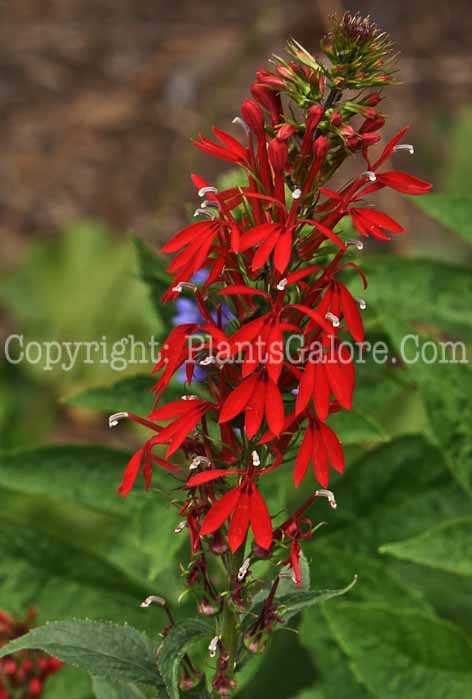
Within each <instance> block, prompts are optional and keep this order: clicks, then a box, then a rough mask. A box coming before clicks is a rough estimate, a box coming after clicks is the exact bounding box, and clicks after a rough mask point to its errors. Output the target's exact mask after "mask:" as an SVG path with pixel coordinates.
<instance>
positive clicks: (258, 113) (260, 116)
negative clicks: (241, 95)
mask: <svg viewBox="0 0 472 699" xmlns="http://www.w3.org/2000/svg"><path fill="white" fill-rule="evenodd" d="M241 114H242V116H243V119H244V121H245V122H246V124H247V125H248V126H249V128H250V129H251V131H252V132H253V133H255V134H256V138H257V140H258V141H263V140H265V129H264V113H263V111H262V109H261V108H260V107H259V105H258V104H256V103H255V102H253V101H252V100H244V102H243V103H242V105H241Z"/></svg>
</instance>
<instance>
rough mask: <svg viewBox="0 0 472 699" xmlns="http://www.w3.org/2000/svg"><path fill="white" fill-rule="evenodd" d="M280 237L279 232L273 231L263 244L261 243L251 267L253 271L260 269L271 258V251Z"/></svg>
mask: <svg viewBox="0 0 472 699" xmlns="http://www.w3.org/2000/svg"><path fill="white" fill-rule="evenodd" d="M278 238H279V234H278V233H272V234H271V235H270V236H269V237H268V238H266V239H265V240H264V242H263V243H262V245H260V246H259V247H258V248H257V251H256V254H255V255H254V258H253V260H252V266H251V269H252V270H253V271H255V270H257V269H260V268H261V267H263V266H264V265H265V263H266V262H267V260H268V259H269V256H270V253H271V252H272V250H273V249H274V247H275V245H276V243H277V240H278Z"/></svg>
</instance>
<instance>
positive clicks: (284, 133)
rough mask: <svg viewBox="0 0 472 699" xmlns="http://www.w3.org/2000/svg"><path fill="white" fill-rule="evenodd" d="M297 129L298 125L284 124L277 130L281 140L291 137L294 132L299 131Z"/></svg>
mask: <svg viewBox="0 0 472 699" xmlns="http://www.w3.org/2000/svg"><path fill="white" fill-rule="evenodd" d="M297 131H298V129H297V127H296V126H292V124H284V125H283V126H281V127H280V129H279V130H278V131H277V138H278V139H279V140H280V141H286V140H287V139H288V138H290V136H293V134H294V133H297Z"/></svg>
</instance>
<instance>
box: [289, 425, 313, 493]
mask: <svg viewBox="0 0 472 699" xmlns="http://www.w3.org/2000/svg"><path fill="white" fill-rule="evenodd" d="M312 452H313V432H312V429H311V426H310V425H308V426H307V428H306V432H305V436H304V437H303V441H302V443H301V445H300V449H299V450H298V454H297V459H296V461H295V470H294V472H293V480H294V483H295V487H296V488H298V486H299V485H300V483H301V482H302V480H303V479H304V478H305V475H306V472H307V470H308V466H309V464H310V460H311V457H312Z"/></svg>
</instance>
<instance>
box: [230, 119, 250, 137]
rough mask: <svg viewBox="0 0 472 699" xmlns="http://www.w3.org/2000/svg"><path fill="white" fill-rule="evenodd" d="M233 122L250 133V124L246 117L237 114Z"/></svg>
mask: <svg viewBox="0 0 472 699" xmlns="http://www.w3.org/2000/svg"><path fill="white" fill-rule="evenodd" d="M232 123H233V124H237V125H238V126H240V127H241V128H242V129H243V130H244V131H245V133H246V134H249V126H248V125H247V124H246V122H245V121H244V119H241V117H238V116H235V117H234V119H233V121H232Z"/></svg>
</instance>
